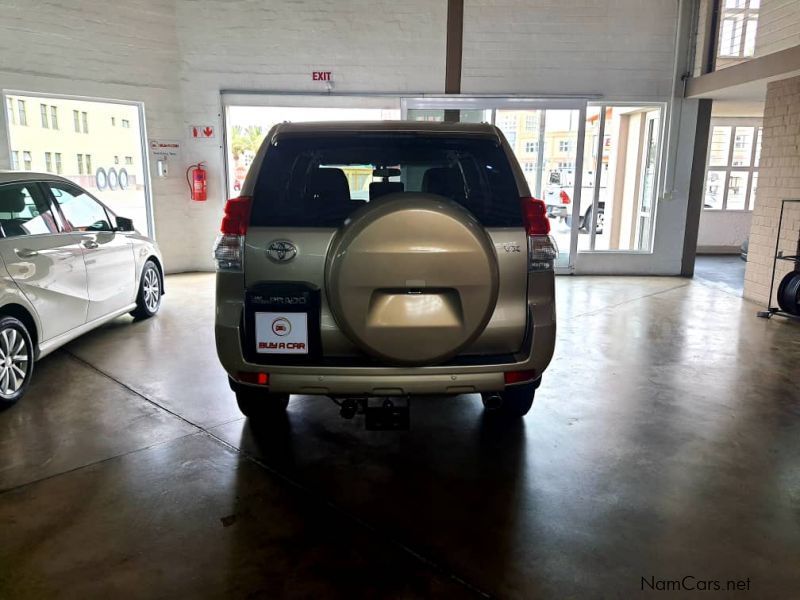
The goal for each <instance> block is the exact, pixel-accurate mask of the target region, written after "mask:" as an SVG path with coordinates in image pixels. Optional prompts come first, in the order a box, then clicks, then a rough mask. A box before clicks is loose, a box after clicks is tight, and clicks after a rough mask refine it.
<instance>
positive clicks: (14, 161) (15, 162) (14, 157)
mask: <svg viewBox="0 0 800 600" xmlns="http://www.w3.org/2000/svg"><path fill="white" fill-rule="evenodd" d="M11 168H12V169H13V170H15V171H16V170H17V169H19V151H18V150H14V151H13V152H12V153H11Z"/></svg>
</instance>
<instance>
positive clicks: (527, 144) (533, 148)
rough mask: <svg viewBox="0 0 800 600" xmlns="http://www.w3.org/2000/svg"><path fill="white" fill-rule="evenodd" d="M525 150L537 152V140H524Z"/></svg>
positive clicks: (531, 152) (530, 152)
mask: <svg viewBox="0 0 800 600" xmlns="http://www.w3.org/2000/svg"><path fill="white" fill-rule="evenodd" d="M525 152H528V153H529V154H537V153H538V152H539V142H525Z"/></svg>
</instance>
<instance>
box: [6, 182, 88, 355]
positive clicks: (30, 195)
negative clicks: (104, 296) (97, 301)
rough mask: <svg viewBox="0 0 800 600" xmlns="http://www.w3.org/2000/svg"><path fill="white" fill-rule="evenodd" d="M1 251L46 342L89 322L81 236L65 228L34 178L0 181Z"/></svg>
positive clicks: (10, 273) (46, 195) (9, 271)
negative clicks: (34, 311) (60, 224)
mask: <svg viewBox="0 0 800 600" xmlns="http://www.w3.org/2000/svg"><path fill="white" fill-rule="evenodd" d="M0 227H2V233H3V238H2V239H0V255H2V258H3V262H5V265H6V269H7V271H8V273H9V275H10V276H11V278H12V279H13V281H14V283H16V284H17V285H18V286H19V288H20V290H22V293H23V294H25V297H26V298H27V299H28V301H30V303H31V304H32V305H33V307H34V308H35V309H36V312H37V313H38V315H39V320H40V322H41V328H42V339H41V340H39V341H40V342H44V341H47V340H49V339H52V338H54V337H57V336H59V335H61V334H62V333H66V332H68V331H70V330H71V329H75V328H76V327H79V326H81V325H83V324H84V323H85V322H86V313H87V310H88V305H89V297H88V290H87V284H86V266H85V264H84V260H83V249H82V248H81V246H80V239H79V236H76V235H74V234H71V233H66V232H63V231H61V228H59V226H58V221H57V219H56V218H55V215H54V214H53V209H52V207H51V205H50V201H49V197H48V194H47V192H46V190H45V189H44V188H43V187H40V184H38V183H36V182H32V181H26V182H18V183H9V184H4V185H0Z"/></svg>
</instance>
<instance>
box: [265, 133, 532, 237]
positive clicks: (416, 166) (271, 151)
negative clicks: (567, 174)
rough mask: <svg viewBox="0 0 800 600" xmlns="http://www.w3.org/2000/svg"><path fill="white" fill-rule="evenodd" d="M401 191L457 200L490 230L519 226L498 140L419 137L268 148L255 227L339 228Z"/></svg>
mask: <svg viewBox="0 0 800 600" xmlns="http://www.w3.org/2000/svg"><path fill="white" fill-rule="evenodd" d="M399 192H427V193H433V194H440V195H442V196H446V197H448V198H451V199H452V200H455V201H456V202H458V203H459V204H461V205H462V206H464V207H465V208H466V209H467V210H469V211H470V212H471V213H472V214H473V215H475V217H476V218H477V219H478V220H479V221H480V222H481V223H482V224H483V225H484V226H485V227H519V226H521V225H522V214H521V211H520V204H519V192H518V190H517V186H516V182H515V180H514V176H513V173H512V171H511V168H510V166H509V164H508V159H507V158H506V155H505V153H504V152H503V149H502V147H501V146H500V145H499V144H498V143H496V142H495V141H494V140H491V139H487V138H483V139H480V138H479V139H470V138H458V137H443V136H435V135H418V134H396V133H395V134H354V135H330V136H289V137H284V138H282V139H281V138H279V139H278V142H277V143H276V144H274V145H272V146H271V147H270V148H268V149H267V152H266V155H265V157H264V162H263V163H262V167H261V172H260V173H259V176H258V180H257V182H256V187H255V191H254V202H253V210H252V216H251V224H252V225H254V226H261V227H338V226H340V225H341V224H342V223H343V222H344V221H345V219H347V217H348V216H350V214H351V213H352V212H353V211H355V210H357V209H358V208H359V207H361V206H364V205H365V203H367V202H375V201H376V200H379V199H380V198H381V196H385V195H386V194H390V193H399Z"/></svg>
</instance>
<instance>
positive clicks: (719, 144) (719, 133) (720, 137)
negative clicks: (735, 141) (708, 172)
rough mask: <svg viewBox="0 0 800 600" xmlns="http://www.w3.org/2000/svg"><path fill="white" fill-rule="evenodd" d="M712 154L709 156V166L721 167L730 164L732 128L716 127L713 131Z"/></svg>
mask: <svg viewBox="0 0 800 600" xmlns="http://www.w3.org/2000/svg"><path fill="white" fill-rule="evenodd" d="M711 132H712V133H711V152H710V153H709V155H708V164H709V166H711V167H720V166H725V165H727V164H728V156H729V155H730V147H731V127H719V126H717V127H714V128H713V129H712V130H711Z"/></svg>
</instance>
